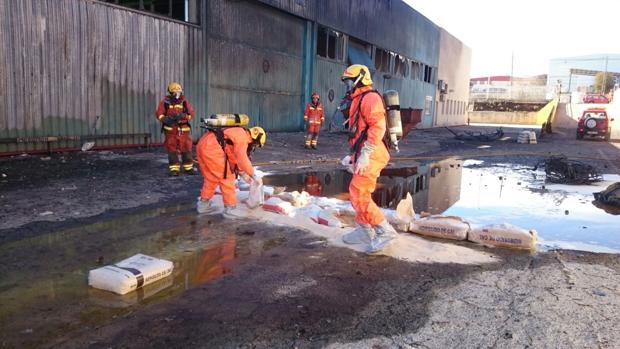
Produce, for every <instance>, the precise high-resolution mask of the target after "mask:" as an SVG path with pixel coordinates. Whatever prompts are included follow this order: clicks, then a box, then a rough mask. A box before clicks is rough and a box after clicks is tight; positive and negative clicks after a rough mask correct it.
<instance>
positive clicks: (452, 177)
mask: <svg viewBox="0 0 620 349" xmlns="http://www.w3.org/2000/svg"><path fill="white" fill-rule="evenodd" d="M462 166H463V162H462V161H461V160H444V161H440V162H436V163H432V164H426V165H420V166H414V167H407V168H386V169H384V170H383V171H382V172H381V177H379V180H378V181H377V189H376V190H375V192H374V193H373V195H372V198H373V200H374V201H375V203H377V205H379V206H381V207H386V208H395V207H396V205H398V202H400V200H401V199H403V198H405V196H406V195H407V193H410V194H411V195H412V196H413V202H414V208H415V210H416V211H418V212H421V211H427V212H430V213H433V214H438V213H441V212H443V211H445V210H447V209H448V208H449V207H450V206H452V205H453V204H454V203H455V202H457V201H458V200H459V197H460V193H461V176H462ZM351 178H352V175H351V174H350V173H348V172H347V171H344V170H339V171H324V172H310V173H305V174H292V175H289V174H287V175H273V176H268V177H266V178H265V179H264V182H265V184H268V185H276V186H286V187H287V190H291V191H292V190H297V191H302V190H305V191H307V192H308V193H309V194H312V195H315V196H327V197H334V198H338V199H341V200H348V199H349V183H350V182H351Z"/></svg>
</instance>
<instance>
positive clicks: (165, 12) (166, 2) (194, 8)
mask: <svg viewBox="0 0 620 349" xmlns="http://www.w3.org/2000/svg"><path fill="white" fill-rule="evenodd" d="M102 1H103V2H107V3H110V4H115V5H119V6H125V7H129V8H132V9H135V10H139V11H145V12H151V13H154V14H157V15H160V16H166V17H170V18H172V19H176V20H179V21H184V22H189V23H199V22H200V3H201V1H200V0H102Z"/></svg>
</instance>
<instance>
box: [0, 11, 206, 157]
mask: <svg viewBox="0 0 620 349" xmlns="http://www.w3.org/2000/svg"><path fill="white" fill-rule="evenodd" d="M0 42H1V43H2V47H3V49H2V50H0V84H2V85H0V103H2V104H1V105H0V138H14V137H38V136H82V135H91V134H93V133H95V132H96V134H97V135H111V134H130V133H150V134H151V135H152V137H153V138H152V141H153V142H161V140H162V137H161V135H160V132H159V123H158V122H157V120H156V119H155V118H154V116H153V113H154V110H155V107H156V105H157V102H158V101H159V99H160V98H161V97H162V96H163V94H164V93H165V88H166V85H167V83H168V82H169V81H173V80H174V81H180V82H181V83H183V84H184V87H185V90H186V92H187V96H188V98H189V99H190V101H191V102H192V103H193V104H194V105H195V107H196V109H197V110H198V111H199V112H200V111H202V112H204V111H205V109H206V87H207V84H206V76H207V75H206V74H207V69H206V59H205V58H204V53H205V47H204V46H205V43H206V40H205V37H204V33H203V31H202V30H201V29H200V27H197V26H193V25H185V24H181V23H176V22H173V21H168V20H163V19H159V18H155V17H152V16H145V15H143V14H139V13H136V12H133V11H130V10H127V9H123V8H118V7H113V6H109V5H106V4H102V3H98V2H93V1H89V0H20V1H6V0H5V1H0ZM7 47H8V48H9V49H6V48H7ZM98 117H99V119H98ZM97 120H98V121H97ZM197 132H198V131H197V130H195V133H197ZM141 142H142V139H132V138H118V139H110V140H100V141H97V145H119V144H129V143H141ZM78 145H79V142H71V141H69V142H58V143H57V144H55V145H54V147H75V146H78ZM37 149H45V144H42V143H23V144H20V145H0V152H15V151H24V150H37Z"/></svg>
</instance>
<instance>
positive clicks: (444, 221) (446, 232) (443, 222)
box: [409, 216, 470, 240]
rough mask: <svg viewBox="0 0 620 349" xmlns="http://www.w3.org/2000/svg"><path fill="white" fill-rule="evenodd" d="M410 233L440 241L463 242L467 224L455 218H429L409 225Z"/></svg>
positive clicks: (468, 227) (468, 229)
mask: <svg viewBox="0 0 620 349" xmlns="http://www.w3.org/2000/svg"><path fill="white" fill-rule="evenodd" d="M409 230H410V231H412V232H414V233H416V234H420V235H425V236H432V237H435V238H440V239H450V240H465V239H467V234H468V232H469V231H470V226H469V223H468V222H466V221H465V220H463V219H462V218H461V217H456V216H430V217H426V218H422V219H418V220H415V221H413V222H412V223H411V226H410V228H409Z"/></svg>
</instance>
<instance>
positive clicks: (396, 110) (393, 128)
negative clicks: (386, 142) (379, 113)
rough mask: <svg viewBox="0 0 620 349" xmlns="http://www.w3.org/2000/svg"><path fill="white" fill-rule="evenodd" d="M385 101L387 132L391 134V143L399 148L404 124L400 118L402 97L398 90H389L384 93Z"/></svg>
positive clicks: (395, 147)
mask: <svg viewBox="0 0 620 349" xmlns="http://www.w3.org/2000/svg"><path fill="white" fill-rule="evenodd" d="M383 101H384V102H385V107H386V109H387V132H388V134H389V135H390V143H391V145H392V146H393V147H394V149H396V151H399V149H398V141H399V140H400V139H401V138H402V137H403V124H402V121H401V119H400V99H399V97H398V92H397V91H394V90H387V91H385V93H384V94H383Z"/></svg>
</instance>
